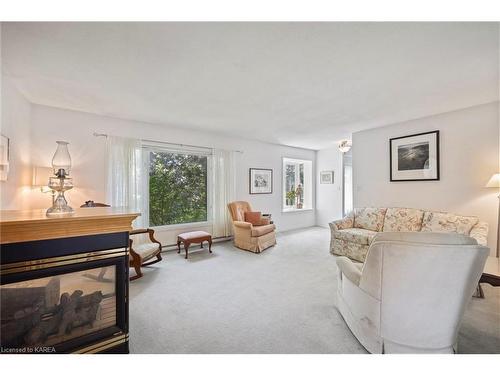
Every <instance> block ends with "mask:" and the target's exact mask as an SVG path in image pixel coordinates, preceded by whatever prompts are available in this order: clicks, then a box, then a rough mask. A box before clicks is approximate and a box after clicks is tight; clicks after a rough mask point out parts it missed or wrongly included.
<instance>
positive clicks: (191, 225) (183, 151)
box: [142, 142, 213, 232]
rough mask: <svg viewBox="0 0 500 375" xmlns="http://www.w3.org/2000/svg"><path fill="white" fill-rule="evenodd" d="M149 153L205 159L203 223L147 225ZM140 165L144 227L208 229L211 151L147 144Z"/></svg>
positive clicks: (211, 170)
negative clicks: (205, 202) (205, 218)
mask: <svg viewBox="0 0 500 375" xmlns="http://www.w3.org/2000/svg"><path fill="white" fill-rule="evenodd" d="M150 152H165V153H172V154H187V155H201V156H206V157H207V220H205V221H193V222H189V223H178V224H165V225H157V226H150V225H149V224H150V223H149V157H150V155H149V154H150ZM142 163H143V170H144V171H145V173H143V178H142V180H143V181H142V183H143V186H142V187H143V191H144V198H143V211H144V216H145V218H144V222H145V226H147V227H149V228H153V229H154V230H156V231H159V232H161V231H170V230H176V229H184V228H198V227H208V226H211V225H212V223H213V206H212V204H213V198H212V195H213V186H212V183H211V181H212V180H213V152H212V150H211V149H207V148H203V147H186V146H179V147H176V146H174V145H172V146H171V145H165V144H161V143H154V142H148V143H144V144H143V145H142Z"/></svg>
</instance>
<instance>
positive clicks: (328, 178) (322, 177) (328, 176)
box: [319, 171, 333, 184]
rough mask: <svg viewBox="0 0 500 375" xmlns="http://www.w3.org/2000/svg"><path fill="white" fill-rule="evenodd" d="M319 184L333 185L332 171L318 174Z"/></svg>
mask: <svg viewBox="0 0 500 375" xmlns="http://www.w3.org/2000/svg"><path fill="white" fill-rule="evenodd" d="M319 183H320V184H333V171H322V172H320V173H319Z"/></svg>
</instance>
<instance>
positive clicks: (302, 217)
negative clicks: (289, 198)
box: [32, 105, 315, 244]
mask: <svg viewBox="0 0 500 375" xmlns="http://www.w3.org/2000/svg"><path fill="white" fill-rule="evenodd" d="M94 131H96V132H99V133H107V134H111V135H118V136H123V137H133V138H141V139H151V140H156V141H165V142H173V143H184V144H191V145H196V146H205V147H215V148H222V149H227V150H241V151H243V154H241V155H239V156H238V162H237V163H238V164H237V181H238V183H237V192H236V195H237V199H241V200H247V201H249V202H250V203H251V205H252V207H253V208H254V209H255V210H258V211H262V212H265V213H271V214H272V215H273V220H274V222H275V224H276V226H277V228H278V230H279V231H284V230H290V229H295V228H302V227H308V226H313V225H315V213H314V210H311V211H304V212H292V213H282V212H281V181H282V178H281V165H282V157H292V158H299V159H306V160H312V161H313V169H314V162H315V151H311V150H305V149H299V148H292V147H286V146H280V145H275V144H269V143H264V142H258V141H249V140H244V139H239V138H234V137H226V136H222V135H217V134H215V133H208V132H200V131H192V130H185V129H181V128H178V127H167V126H159V125H152V124H146V123H142V122H135V121H126V120H119V119H115V118H109V117H104V116H97V115H92V114H87V113H83V112H76V111H68V110H62V109H57V108H52V107H46V106H40V105H33V107H32V158H33V161H34V164H37V165H40V166H50V163H51V159H52V156H53V154H54V151H55V148H56V147H55V146H56V144H55V141H56V140H66V141H68V142H70V145H69V149H70V153H71V157H72V161H73V168H72V177H73V179H74V184H75V186H76V188H75V189H73V190H71V191H69V192H68V193H67V196H68V201H69V203H70V205H72V206H73V207H78V206H80V205H81V204H82V203H83V202H84V201H85V200H89V199H92V200H94V201H96V202H104V201H105V180H106V175H105V138H102V137H94V136H93V135H92V133H93V132H94ZM251 167H253V168H272V169H273V177H274V178H273V180H274V186H273V193H272V194H265V195H264V194H263V195H250V194H249V192H248V186H249V181H248V179H249V176H248V170H249V168H251ZM314 189H315V187H313V191H314ZM49 203H50V196H49V195H48V194H42V193H39V194H37V196H36V197H34V199H33V200H32V206H33V208H42V207H48V205H49ZM207 229H210V228H207ZM180 231H182V229H180V230H176V231H169V232H166V233H162V234H159V236H160V237H161V241H162V242H163V243H166V244H171V243H174V242H175V241H174V240H175V235H176V234H177V233H179V232H180Z"/></svg>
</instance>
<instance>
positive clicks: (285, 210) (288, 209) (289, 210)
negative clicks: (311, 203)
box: [281, 207, 314, 213]
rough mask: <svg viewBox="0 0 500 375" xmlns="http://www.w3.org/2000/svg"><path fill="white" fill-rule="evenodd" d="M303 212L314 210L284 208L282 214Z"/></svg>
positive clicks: (312, 209)
mask: <svg viewBox="0 0 500 375" xmlns="http://www.w3.org/2000/svg"><path fill="white" fill-rule="evenodd" d="M301 211H314V208H312V207H311V208H283V209H282V210H281V212H282V213H287V212H301Z"/></svg>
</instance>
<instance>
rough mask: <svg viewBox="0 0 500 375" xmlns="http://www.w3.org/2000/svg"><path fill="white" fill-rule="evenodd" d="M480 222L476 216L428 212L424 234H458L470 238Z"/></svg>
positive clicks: (425, 215) (424, 222)
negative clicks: (473, 229)
mask: <svg viewBox="0 0 500 375" xmlns="http://www.w3.org/2000/svg"><path fill="white" fill-rule="evenodd" d="M478 221H479V219H478V218H477V217H475V216H459V215H454V214H450V213H447V212H432V211H426V212H425V214H424V220H423V222H422V232H456V233H460V234H465V235H467V236H468V235H469V233H470V231H471V229H472V227H473V226H474V225H476V224H477V222H478Z"/></svg>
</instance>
